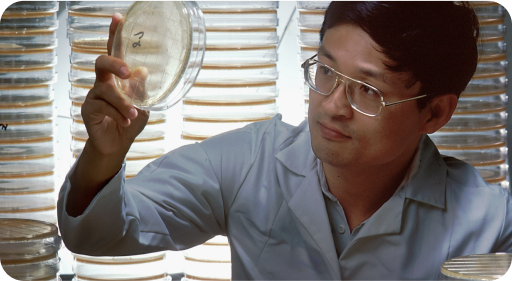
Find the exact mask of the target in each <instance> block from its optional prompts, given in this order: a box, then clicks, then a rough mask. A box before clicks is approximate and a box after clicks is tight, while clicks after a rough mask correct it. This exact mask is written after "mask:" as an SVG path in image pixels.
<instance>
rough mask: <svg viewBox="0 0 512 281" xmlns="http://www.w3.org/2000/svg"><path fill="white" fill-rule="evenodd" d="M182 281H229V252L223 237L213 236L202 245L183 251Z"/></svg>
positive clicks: (225, 239)
mask: <svg viewBox="0 0 512 281" xmlns="http://www.w3.org/2000/svg"><path fill="white" fill-rule="evenodd" d="M183 254H184V256H185V264H184V270H183V271H184V273H185V277H183V278H182V279H181V280H182V281H192V280H205V281H206V280H215V281H224V280H225V281H227V280H231V252H230V248H229V244H228V239H227V237H225V236H215V237H214V238H212V239H210V240H208V241H206V242H205V243H204V244H202V245H199V246H195V247H192V248H190V249H188V250H185V251H183Z"/></svg>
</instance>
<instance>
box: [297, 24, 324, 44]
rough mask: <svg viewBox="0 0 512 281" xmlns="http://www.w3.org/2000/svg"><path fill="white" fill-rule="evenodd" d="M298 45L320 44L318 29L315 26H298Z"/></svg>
mask: <svg viewBox="0 0 512 281" xmlns="http://www.w3.org/2000/svg"><path fill="white" fill-rule="evenodd" d="M299 45H304V46H310V47H317V48H318V47H319V46H320V29H319V28H318V29H316V28H300V29H299Z"/></svg>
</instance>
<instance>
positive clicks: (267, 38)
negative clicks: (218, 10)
mask: <svg viewBox="0 0 512 281" xmlns="http://www.w3.org/2000/svg"><path fill="white" fill-rule="evenodd" d="M206 32H207V33H208V36H207V37H206V46H207V47H224V46H234V45H237V46H251V47H254V46H273V45H277V43H278V41H279V38H278V36H277V28H275V27H266V28H216V27H210V28H207V29H206Z"/></svg>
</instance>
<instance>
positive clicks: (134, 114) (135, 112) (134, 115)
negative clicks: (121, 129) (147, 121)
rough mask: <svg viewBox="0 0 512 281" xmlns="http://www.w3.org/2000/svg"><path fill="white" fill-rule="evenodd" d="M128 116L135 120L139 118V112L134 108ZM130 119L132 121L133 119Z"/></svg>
mask: <svg viewBox="0 0 512 281" xmlns="http://www.w3.org/2000/svg"><path fill="white" fill-rule="evenodd" d="M128 115H129V116H130V117H131V118H135V117H137V110H136V109H135V108H133V107H132V109H130V112H128ZM131 118H130V119H131Z"/></svg>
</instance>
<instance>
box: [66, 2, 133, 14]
mask: <svg viewBox="0 0 512 281" xmlns="http://www.w3.org/2000/svg"><path fill="white" fill-rule="evenodd" d="M132 4H133V1H66V10H68V13H77V14H86V15H91V16H92V15H94V16H96V17H108V18H112V15H113V14H114V13H121V14H123V15H124V14H125V13H126V11H127V10H128V8H129V7H130V6H131V5H132Z"/></svg>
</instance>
